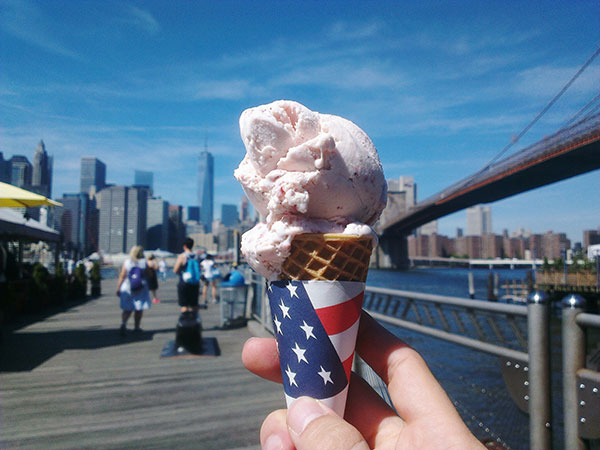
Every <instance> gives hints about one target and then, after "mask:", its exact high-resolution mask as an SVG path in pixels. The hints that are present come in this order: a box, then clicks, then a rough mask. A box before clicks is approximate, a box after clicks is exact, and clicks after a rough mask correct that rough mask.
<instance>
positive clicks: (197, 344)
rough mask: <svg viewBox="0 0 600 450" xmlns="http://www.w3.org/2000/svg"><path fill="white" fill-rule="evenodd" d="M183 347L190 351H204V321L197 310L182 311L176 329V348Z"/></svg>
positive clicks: (198, 352)
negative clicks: (201, 320) (202, 321)
mask: <svg viewBox="0 0 600 450" xmlns="http://www.w3.org/2000/svg"><path fill="white" fill-rule="evenodd" d="M179 347H183V348H184V349H185V350H187V351H188V352H190V353H193V354H200V353H202V323H201V322H200V316H199V315H198V313H197V312H195V311H185V312H182V313H181V315H180V316H179V320H178V321H177V328H176V329H175V348H179Z"/></svg>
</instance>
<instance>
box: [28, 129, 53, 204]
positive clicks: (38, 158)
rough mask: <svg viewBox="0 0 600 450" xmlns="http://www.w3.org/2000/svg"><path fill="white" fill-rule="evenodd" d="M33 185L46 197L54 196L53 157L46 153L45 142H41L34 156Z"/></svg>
mask: <svg viewBox="0 0 600 450" xmlns="http://www.w3.org/2000/svg"><path fill="white" fill-rule="evenodd" d="M31 185H32V186H33V187H34V190H35V191H36V192H38V193H40V194H42V195H44V196H46V197H50V196H51V195H52V157H51V156H48V153H46V146H45V145H44V141H42V140H40V143H39V144H38V146H37V148H36V149H35V152H34V154H33V170H32V177H31Z"/></svg>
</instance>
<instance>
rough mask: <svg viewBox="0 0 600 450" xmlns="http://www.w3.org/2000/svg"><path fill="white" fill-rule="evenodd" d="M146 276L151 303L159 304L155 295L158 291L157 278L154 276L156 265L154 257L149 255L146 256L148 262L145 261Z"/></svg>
mask: <svg viewBox="0 0 600 450" xmlns="http://www.w3.org/2000/svg"><path fill="white" fill-rule="evenodd" d="M146 264H147V267H146V274H147V277H148V288H149V289H150V292H151V293H152V303H160V300H159V299H158V296H157V295H156V291H157V290H158V276H157V275H156V271H157V270H158V264H157V263H156V258H155V256H154V255H153V254H152V253H150V255H148V260H147V261H146Z"/></svg>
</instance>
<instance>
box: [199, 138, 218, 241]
mask: <svg viewBox="0 0 600 450" xmlns="http://www.w3.org/2000/svg"><path fill="white" fill-rule="evenodd" d="M214 176H215V173H214V161H213V156H212V154H210V153H209V152H208V151H206V150H205V151H203V152H200V158H199V159H198V203H199V204H200V220H201V221H202V225H203V226H204V230H205V231H206V232H207V233H210V232H211V231H212V222H213V201H214Z"/></svg>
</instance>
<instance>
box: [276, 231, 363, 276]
mask: <svg viewBox="0 0 600 450" xmlns="http://www.w3.org/2000/svg"><path fill="white" fill-rule="evenodd" d="M372 250H373V239H372V237H371V236H357V235H349V234H335V233H325V234H319V233H305V234H299V235H297V236H295V237H294V239H293V240H292V250H291V252H290V255H289V256H288V257H287V259H286V260H285V262H284V263H283V267H282V273H281V275H280V277H279V278H280V279H281V280H328V281H362V282H365V281H366V280H367V271H368V270H369V260H370V259H371V251H372Z"/></svg>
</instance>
